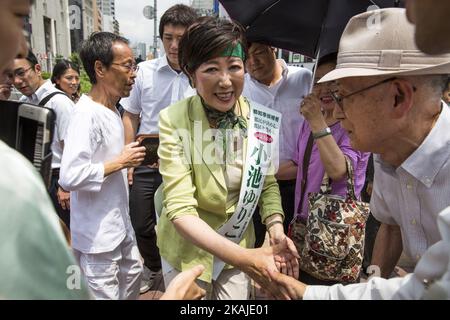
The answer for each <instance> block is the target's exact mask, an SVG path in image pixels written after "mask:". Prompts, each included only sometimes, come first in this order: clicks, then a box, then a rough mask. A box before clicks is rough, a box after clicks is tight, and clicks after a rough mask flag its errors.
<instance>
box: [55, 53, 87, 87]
mask: <svg viewBox="0 0 450 320" xmlns="http://www.w3.org/2000/svg"><path fill="white" fill-rule="evenodd" d="M68 69H73V70H75V71H76V72H77V73H78V74H80V68H79V67H78V65H77V64H75V63H73V62H72V61H69V60H66V59H62V60H60V61H59V62H58V63H57V64H55V66H54V67H53V72H52V77H51V80H52V82H53V83H54V84H55V85H56V87H57V88H58V85H57V84H56V80H58V79H59V78H61V77H62V76H63V75H64V73H66V71H67V70H68ZM58 89H61V88H58Z"/></svg>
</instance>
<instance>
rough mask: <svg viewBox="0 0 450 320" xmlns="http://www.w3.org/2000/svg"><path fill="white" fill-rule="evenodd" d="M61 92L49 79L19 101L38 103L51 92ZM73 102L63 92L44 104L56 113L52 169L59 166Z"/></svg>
mask: <svg viewBox="0 0 450 320" xmlns="http://www.w3.org/2000/svg"><path fill="white" fill-rule="evenodd" d="M57 91H59V92H62V91H61V90H59V89H57V88H55V86H54V85H53V83H52V82H51V81H50V80H47V81H46V82H45V83H44V84H43V85H42V86H40V87H39V88H38V89H37V90H36V92H35V93H33V94H32V95H31V96H30V97H27V96H22V98H20V101H21V102H26V103H30V104H36V105H37V104H39V102H40V101H41V100H42V99H44V98H45V97H46V96H48V95H49V94H51V93H53V92H57ZM74 106H75V104H74V103H73V101H72V100H70V98H69V97H67V96H66V95H63V94H57V95H55V96H53V97H52V98H51V99H50V101H49V102H47V103H46V104H45V107H46V108H49V109H52V110H53V111H55V113H56V122H55V133H54V135H53V141H52V146H51V147H52V152H53V157H52V169H55V168H59V167H60V166H61V157H62V152H63V148H62V147H61V142H62V141H64V140H65V138H66V133H67V128H68V127H69V121H70V116H71V114H72V112H73V108H74Z"/></svg>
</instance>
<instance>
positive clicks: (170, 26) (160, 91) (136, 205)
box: [120, 4, 197, 293]
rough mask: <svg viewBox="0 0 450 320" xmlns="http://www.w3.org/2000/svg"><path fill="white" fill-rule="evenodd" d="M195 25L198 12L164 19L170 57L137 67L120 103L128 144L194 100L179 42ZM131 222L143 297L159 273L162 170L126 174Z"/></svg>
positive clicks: (184, 9) (172, 11) (174, 11)
mask: <svg viewBox="0 0 450 320" xmlns="http://www.w3.org/2000/svg"><path fill="white" fill-rule="evenodd" d="M196 19H197V15H196V13H195V11H194V10H193V9H192V8H190V7H188V6H185V5H181V4H178V5H175V6H172V7H171V8H169V9H168V10H167V11H166V12H165V13H164V14H163V16H162V17H161V20H160V24H159V34H160V37H161V40H162V42H163V45H164V50H165V52H166V54H165V55H164V56H163V57H161V58H158V59H154V60H151V61H145V62H142V63H140V64H139V71H138V73H137V78H136V84H135V86H134V87H133V90H132V91H131V93H130V96H129V97H128V98H125V99H122V100H121V101H120V103H121V105H122V106H123V108H124V109H125V112H124V115H123V125H124V128H125V142H126V143H131V142H133V141H135V140H136V133H137V134H138V135H141V134H158V118H159V117H158V115H159V112H160V111H161V110H162V109H163V108H166V107H168V106H170V105H171V104H173V103H175V102H177V101H178V100H181V99H184V98H187V97H189V96H192V95H194V94H195V91H194V90H193V89H192V88H191V87H190V85H189V80H188V78H187V77H186V75H185V74H184V73H183V72H181V69H180V66H179V65H178V42H179V41H180V39H181V37H182V36H183V34H184V32H185V30H186V29H187V27H189V25H191V24H192V23H193V22H194V21H195V20H196ZM128 182H129V184H130V185H131V189H130V216H131V222H132V224H133V228H134V230H135V232H136V238H137V243H138V246H139V251H140V253H141V255H142V257H143V259H144V274H143V277H142V285H141V292H142V293H144V292H146V291H148V290H149V289H150V287H151V286H152V284H153V280H154V279H155V276H156V275H157V274H158V272H159V271H160V269H161V257H160V255H159V250H158V247H157V246H156V232H155V225H156V215H155V208H154V201H153V197H154V193H155V191H156V189H157V188H158V186H159V185H160V184H161V182H162V178H161V175H160V174H159V172H158V165H157V164H154V165H153V166H151V167H147V166H141V167H138V168H136V169H130V170H129V171H128Z"/></svg>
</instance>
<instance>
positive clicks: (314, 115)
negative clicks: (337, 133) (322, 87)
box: [300, 90, 326, 129]
mask: <svg viewBox="0 0 450 320" xmlns="http://www.w3.org/2000/svg"><path fill="white" fill-rule="evenodd" d="M300 113H301V114H302V116H303V117H304V118H305V120H306V121H308V123H309V125H310V126H312V125H313V124H314V125H315V126H317V127H322V128H323V127H326V122H325V118H324V116H323V113H322V109H321V107H320V99H319V97H318V96H317V94H316V93H315V92H314V90H313V93H311V94H310V95H308V96H307V97H305V98H304V99H303V101H302V103H301V104H300ZM322 128H321V129H322Z"/></svg>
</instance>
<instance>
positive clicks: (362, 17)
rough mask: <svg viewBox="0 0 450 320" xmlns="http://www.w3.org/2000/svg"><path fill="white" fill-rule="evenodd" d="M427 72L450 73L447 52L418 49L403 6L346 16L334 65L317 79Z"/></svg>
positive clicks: (411, 26) (405, 74) (429, 73)
mask: <svg viewBox="0 0 450 320" xmlns="http://www.w3.org/2000/svg"><path fill="white" fill-rule="evenodd" d="M443 41H446V40H445V39H444V40H443ZM431 74H450V54H445V55H436V56H430V55H426V54H424V53H422V52H421V51H420V50H419V49H418V48H417V46H416V44H415V41H414V25H413V24H411V23H409V22H408V20H407V19H406V14H405V9H401V8H387V9H381V10H376V11H369V12H365V13H361V14H358V15H356V16H354V17H353V18H351V19H350V21H349V22H348V24H347V26H346V28H345V30H344V33H343V34H342V37H341V40H340V43H339V53H338V59H337V65H336V69H335V70H333V71H331V72H329V73H327V74H326V75H325V76H324V77H322V78H321V79H320V81H319V82H326V81H332V80H337V79H341V78H347V77H361V76H362V77H364V76H382V75H391V76H393V75H399V76H408V75H431Z"/></svg>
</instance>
